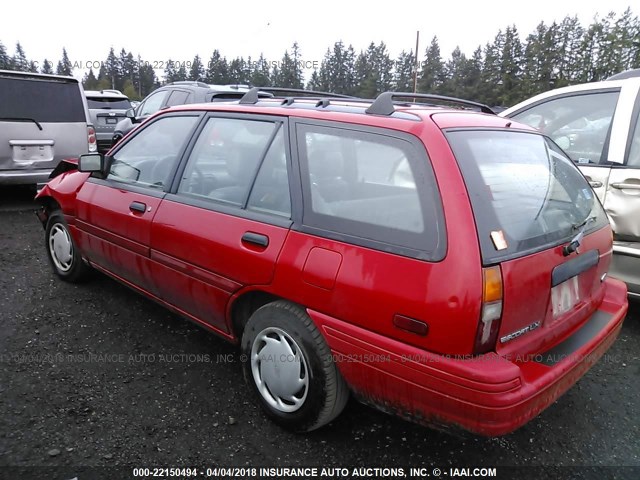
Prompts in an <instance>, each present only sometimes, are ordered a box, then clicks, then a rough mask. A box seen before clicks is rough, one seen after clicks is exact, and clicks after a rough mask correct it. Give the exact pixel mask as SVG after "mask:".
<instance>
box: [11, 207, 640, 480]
mask: <svg viewBox="0 0 640 480" xmlns="http://www.w3.org/2000/svg"><path fill="white" fill-rule="evenodd" d="M3 200H5V201H4V202H3ZM2 205H4V206H2ZM29 208H31V205H30V204H29V202H28V201H22V202H17V203H16V202H13V203H9V202H6V198H4V199H3V198H2V195H0V247H1V248H0V325H1V334H0V355H1V357H0V364H1V365H0V412H1V413H0V478H18V477H16V476H15V475H13V474H11V475H9V474H10V473H11V472H15V471H16V470H15V468H16V467H23V466H29V467H33V466H47V467H57V469H48V470H47V469H41V470H38V469H31V470H27V472H30V473H31V474H33V475H34V478H36V477H37V478H66V479H67V480H68V479H70V478H72V477H74V474H73V472H74V471H76V470H78V469H79V468H80V467H81V466H118V465H122V466H141V467H145V466H146V467H153V466H169V467H170V466H200V467H203V466H204V467H206V466H213V465H236V466H261V465H270V466H278V467H283V466H309V465H316V466H321V467H330V466H347V467H353V466H369V467H371V466H386V467H392V466H404V467H405V468H406V469H408V467H422V466H426V467H430V468H433V467H439V468H442V469H445V470H446V471H447V472H451V471H450V470H448V469H449V468H450V467H464V466H472V467H473V466H489V467H498V473H500V467H504V466H523V467H529V468H526V469H520V470H517V472H516V473H517V475H518V476H519V477H520V478H536V477H539V475H540V472H541V470H542V469H538V470H536V469H534V468H531V467H545V469H548V468H549V467H552V466H561V467H562V466H569V467H573V466H608V467H615V468H609V469H600V470H598V471H597V472H596V473H594V475H596V476H598V477H599V478H636V479H637V478H640V401H639V396H640V382H639V380H640V304H635V305H632V306H631V309H630V313H629V315H628V317H627V319H626V321H625V325H624V327H623V330H622V333H621V336H620V338H619V339H618V340H617V342H616V343H615V344H614V346H613V347H612V348H611V350H610V351H609V352H608V355H607V356H606V357H605V358H603V359H602V360H601V361H600V362H599V363H598V364H597V365H596V366H595V367H594V368H593V369H592V370H591V371H590V372H589V373H588V374H587V375H586V377H585V378H583V379H582V380H581V381H580V382H579V383H578V384H577V385H576V386H575V387H574V388H572V389H571V390H570V391H569V392H568V393H567V394H566V395H564V396H563V397H562V398H560V400H558V401H557V402H556V403H555V404H554V405H552V406H551V407H550V408H549V409H547V410H546V411H545V412H543V413H542V414H541V415H540V416H539V417H538V418H536V419H534V420H533V421H532V422H530V423H529V424H528V425H526V426H524V427H523V428H521V429H519V430H518V431H516V432H515V433H513V434H511V435H508V436H506V437H502V438H497V439H485V438H477V437H473V436H471V435H469V436H466V437H462V438H458V437H453V436H450V435H448V434H446V433H440V432H437V431H434V430H430V429H427V428H424V427H421V426H418V425H414V424H411V423H407V422H404V421H402V420H400V419H397V418H394V417H392V416H388V415H385V414H383V413H379V412H377V411H375V410H373V409H371V408H368V407H365V406H363V405H361V404H358V403H356V402H355V401H353V400H352V401H350V403H349V404H348V406H347V408H346V410H345V412H344V413H343V414H342V415H341V416H340V417H339V418H338V420H337V421H335V422H334V423H333V424H331V425H329V426H328V427H325V428H323V429H321V430H320V431H316V432H313V433H311V434H308V435H294V434H290V433H288V432H285V431H283V430H281V429H280V428H278V427H277V426H275V425H274V424H272V423H271V422H270V421H268V420H267V419H266V418H265V417H264V416H263V415H262V413H261V412H260V410H259V409H258V408H257V405H255V404H254V402H253V400H252V398H251V397H250V391H249V389H248V387H247V386H246V385H245V384H244V382H243V381H242V373H241V368H240V363H239V361H238V355H237V352H236V350H235V348H234V347H233V346H231V345H229V344H227V343H225V342H224V341H222V340H220V339H218V338H217V337H215V336H213V335H211V334H208V333H207V332H205V331H204V330H202V329H200V328H198V327H196V326H195V325H193V324H191V323H189V322H187V321H185V320H183V319H181V318H179V317H177V316H175V315H173V314H171V313H169V312H167V311H166V310H164V309H163V308H162V307H160V306H158V305H156V304H155V303H153V302H151V301H148V300H146V299H145V298H143V297H141V296H139V295H137V294H135V293H133V292H132V291H130V290H128V289H127V288H125V287H123V286H121V285H120V284H118V283H116V282H114V281H112V280H110V279H109V278H107V277H105V276H102V275H96V276H95V278H94V279H93V280H92V281H91V282H89V283H87V284H84V285H80V286H76V285H70V284H66V283H64V282H62V281H59V280H57V279H56V278H55V277H54V275H53V274H52V272H51V269H50V267H49V264H48V262H47V258H46V254H45V250H44V243H43V237H44V234H43V230H42V227H41V226H40V225H39V222H38V220H37V219H36V217H35V215H34V214H33V213H32V212H31V211H30V210H29ZM621 466H633V467H636V468H627V469H624V468H620V467H621ZM10 467H12V468H13V470H12V469H11V468H10ZM2 472H4V474H3V473H2ZM34 472H39V473H38V474H37V475H36V474H35V473H34ZM44 472H48V473H47V474H46V475H45V473H44ZM56 472H57V473H56ZM549 472H556V473H557V475H558V478H569V477H570V476H584V477H588V476H589V472H591V473H593V471H591V470H588V469H577V470H574V469H566V470H563V469H560V470H557V471H555V470H547V473H546V474H545V476H547V477H549V478H550V477H551V476H550V475H549ZM47 475H48V476H47ZM56 475H58V476H56ZM65 475H66V476H65ZM114 475H115V474H114ZM114 475H111V477H110V478H115V476H114ZM554 475H555V473H554ZM23 478H26V477H23ZM78 478H79V480H82V479H83V478H90V476H89V477H87V476H79V477H78ZM500 478H509V477H505V476H502V477H500Z"/></svg>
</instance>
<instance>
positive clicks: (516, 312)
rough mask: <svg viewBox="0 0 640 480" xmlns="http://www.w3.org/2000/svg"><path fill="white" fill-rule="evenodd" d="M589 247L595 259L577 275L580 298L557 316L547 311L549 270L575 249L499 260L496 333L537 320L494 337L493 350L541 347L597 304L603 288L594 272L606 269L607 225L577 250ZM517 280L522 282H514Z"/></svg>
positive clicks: (519, 351) (506, 352)
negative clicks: (530, 327)
mask: <svg viewBox="0 0 640 480" xmlns="http://www.w3.org/2000/svg"><path fill="white" fill-rule="evenodd" d="M589 250H599V254H600V260H599V262H598V264H597V265H596V266H595V267H593V268H591V269H589V270H587V271H585V272H583V273H581V274H580V275H579V276H578V281H579V286H580V298H581V301H580V302H579V303H578V304H577V305H576V306H575V307H574V308H573V309H571V310H569V311H568V312H566V313H565V314H564V315H562V316H560V317H559V318H557V319H554V318H553V312H552V304H551V272H552V271H553V269H554V268H555V267H556V266H558V265H561V264H563V263H565V262H566V261H568V260H570V259H571V258H575V255H574V256H573V257H570V258H567V257H565V256H563V254H562V246H558V247H555V248H553V249H549V250H545V251H542V252H539V253H536V254H534V255H529V256H527V257H523V258H518V259H516V260H511V261H508V262H503V263H502V264H501V269H502V277H503V281H504V285H505V287H504V290H505V292H504V306H503V314H502V322H501V325H500V335H499V337H502V336H504V335H507V334H509V333H513V332H515V331H517V330H519V329H521V328H524V327H526V326H527V325H531V324H532V323H534V322H536V321H541V322H542V325H541V327H540V328H537V329H535V330H533V331H531V332H528V333H527V334H526V335H522V336H521V337H518V338H516V339H514V340H511V341H509V342H508V343H505V344H502V343H500V342H498V346H497V350H496V351H497V352H498V353H500V354H501V355H505V356H513V355H526V354H529V353H531V352H539V351H542V350H544V349H545V348H547V347H550V346H552V345H554V344H556V343H558V342H560V341H562V340H563V339H564V338H565V337H567V336H568V335H570V334H571V332H572V331H573V330H575V328H577V327H579V326H580V325H582V323H583V322H584V320H585V318H587V317H589V316H590V315H591V314H592V313H593V312H594V311H595V310H596V309H597V308H598V306H599V305H600V303H601V302H602V298H603V296H604V293H605V292H604V291H605V285H604V283H602V282H601V281H600V278H601V277H602V275H604V274H605V273H606V272H607V271H608V270H609V265H610V264H611V255H612V252H613V250H612V245H611V230H610V228H609V227H605V228H602V229H600V230H598V231H597V232H594V233H592V234H590V235H587V236H586V237H585V238H584V240H583V242H582V246H581V247H580V251H581V252H587V251H589ZM519 285H526V287H527V288H518V287H519Z"/></svg>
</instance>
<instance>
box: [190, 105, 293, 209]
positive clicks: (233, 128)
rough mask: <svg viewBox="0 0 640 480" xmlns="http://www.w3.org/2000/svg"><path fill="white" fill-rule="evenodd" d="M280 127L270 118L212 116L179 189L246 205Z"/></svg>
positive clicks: (204, 196)
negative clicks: (270, 120)
mask: <svg viewBox="0 0 640 480" xmlns="http://www.w3.org/2000/svg"><path fill="white" fill-rule="evenodd" d="M279 127H280V124H279V123H278V124H276V123H273V122H267V121H258V120H245V119H239V118H220V117H212V118H210V119H209V120H207V123H206V124H205V126H204V128H203V130H202V132H201V133H200V136H199V137H198V141H197V142H196V144H195V146H194V147H193V150H192V152H191V154H190V156H189V160H188V161H187V165H186V167H185V170H184V173H183V175H182V179H181V181H180V185H179V187H178V193H182V194H188V195H194V196H196V197H200V198H201V199H209V200H213V201H216V202H220V203H225V204H230V205H235V206H238V207H244V205H245V203H246V200H247V197H248V196H249V192H250V190H251V187H252V185H253V181H254V179H255V176H256V172H257V170H258V168H259V167H260V164H261V162H262V159H263V158H264V156H265V154H266V152H267V148H268V147H269V145H270V143H271V142H272V140H273V139H274V136H275V135H276V133H277V132H276V130H277V129H278V128H279ZM280 141H281V139H280ZM285 172H286V170H285ZM285 177H286V173H285ZM287 188H288V187H287ZM267 193H268V192H266V191H265V192H264V194H265V195H266V194H267ZM287 193H288V192H287ZM265 208H267V207H265Z"/></svg>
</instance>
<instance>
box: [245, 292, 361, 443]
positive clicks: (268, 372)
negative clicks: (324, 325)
mask: <svg viewBox="0 0 640 480" xmlns="http://www.w3.org/2000/svg"><path fill="white" fill-rule="evenodd" d="M241 348H242V353H243V354H244V355H245V358H246V361H245V362H244V364H243V369H244V375H245V379H246V380H247V381H248V382H249V384H250V385H251V386H252V389H253V390H254V392H255V393H256V394H257V397H258V399H259V401H260V403H261V405H262V407H263V408H264V410H265V412H266V413H267V415H268V416H269V417H271V418H272V419H273V420H275V421H276V422H277V423H278V424H280V425H281V426H283V427H285V428H287V429H289V430H294V431H298V432H308V431H311V430H314V429H316V428H320V427H322V426H323V425H326V424H327V423H329V422H330V421H331V420H333V419H334V418H336V417H337V416H338V415H339V414H340V412H342V410H343V409H344V406H345V405H346V403H347V399H348V397H349V390H348V388H347V385H346V383H345V381H344V379H343V378H342V376H341V375H340V372H339V371H338V368H337V367H336V365H335V363H334V362H333V359H332V357H331V350H330V349H329V346H328V345H327V343H326V342H325V340H324V338H323V337H322V335H321V334H320V332H319V331H318V329H317V328H316V327H315V325H314V324H313V322H312V321H311V318H309V316H308V315H307V314H306V312H305V311H304V309H302V308H300V307H299V306H297V305H294V304H291V303H289V302H285V301H277V302H273V303H270V304H268V305H265V306H263V307H261V308H259V309H258V310H256V312H255V313H254V314H253V315H252V316H251V318H250V319H249V321H248V322H247V325H246V327H245V330H244V333H243V335H242V345H241Z"/></svg>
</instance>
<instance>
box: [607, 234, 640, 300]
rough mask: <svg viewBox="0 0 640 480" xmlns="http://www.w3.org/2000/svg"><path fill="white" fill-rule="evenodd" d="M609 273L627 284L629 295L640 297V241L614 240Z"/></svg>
mask: <svg viewBox="0 0 640 480" xmlns="http://www.w3.org/2000/svg"><path fill="white" fill-rule="evenodd" d="M609 275H610V276H612V277H613V278H617V279H619V280H622V281H623V282H625V283H626V284H627V288H628V289H629V296H631V297H637V298H639V297H640V243H637V242H613V259H612V261H611V267H610V268H609Z"/></svg>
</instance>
